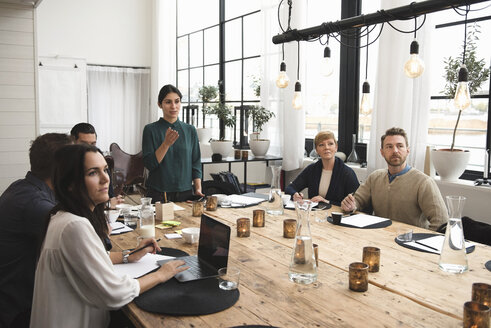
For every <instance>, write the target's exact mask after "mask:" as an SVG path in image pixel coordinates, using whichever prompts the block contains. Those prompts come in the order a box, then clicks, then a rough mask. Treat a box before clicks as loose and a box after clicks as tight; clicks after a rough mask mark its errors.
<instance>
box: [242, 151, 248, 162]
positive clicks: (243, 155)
mask: <svg viewBox="0 0 491 328" xmlns="http://www.w3.org/2000/svg"><path fill="white" fill-rule="evenodd" d="M242 159H243V160H244V161H247V160H248V159H249V151H247V150H243V151H242Z"/></svg>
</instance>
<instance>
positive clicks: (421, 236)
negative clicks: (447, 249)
mask: <svg viewBox="0 0 491 328" xmlns="http://www.w3.org/2000/svg"><path fill="white" fill-rule="evenodd" d="M436 235H439V234H437V233H413V240H420V239H425V238H429V237H433V236H436ZM394 241H395V242H396V243H397V244H398V245H401V246H402V247H406V248H409V249H412V250H415V251H419V252H424V253H431V254H436V255H439V254H438V253H433V252H429V251H425V250H423V249H421V248H418V247H414V246H412V245H408V244H406V242H405V241H401V240H398V239H397V237H396V238H394ZM474 249H476V246H474V245H472V246H469V247H467V248H466V249H465V252H466V253H467V254H469V253H472V252H474Z"/></svg>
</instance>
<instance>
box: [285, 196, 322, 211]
mask: <svg viewBox="0 0 491 328" xmlns="http://www.w3.org/2000/svg"><path fill="white" fill-rule="evenodd" d="M317 204H319V203H316V202H312V207H314V206H317ZM284 205H285V208H286V209H289V210H294V209H295V202H294V201H293V200H291V199H290V200H287V201H286V202H285V201H284Z"/></svg>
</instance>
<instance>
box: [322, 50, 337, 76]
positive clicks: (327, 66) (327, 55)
mask: <svg viewBox="0 0 491 328" xmlns="http://www.w3.org/2000/svg"><path fill="white" fill-rule="evenodd" d="M321 72H322V75H324V76H331V75H332V73H333V72H334V65H333V64H332V59H331V49H330V48H329V46H326V47H325V48H324V58H322V63H321Z"/></svg>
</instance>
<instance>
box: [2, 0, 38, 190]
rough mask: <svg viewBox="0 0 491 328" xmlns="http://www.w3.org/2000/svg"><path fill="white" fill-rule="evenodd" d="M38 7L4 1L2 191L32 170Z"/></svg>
mask: <svg viewBox="0 0 491 328" xmlns="http://www.w3.org/2000/svg"><path fill="white" fill-rule="evenodd" d="M34 40H35V34H34V10H33V8H32V6H31V7H30V8H29V7H24V6H19V5H11V4H4V3H0V194H1V193H3V191H4V190H5V189H6V188H7V187H8V186H9V185H10V183H12V182H13V181H15V180H17V179H19V178H23V177H24V176H25V174H26V172H27V171H28V170H29V167H30V165H29V156H28V152H29V147H30V140H33V139H34V138H35V131H36V90H35V71H34V70H35V68H34V67H35V66H34V62H35V60H34V58H35V49H34V43H35V42H34Z"/></svg>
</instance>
